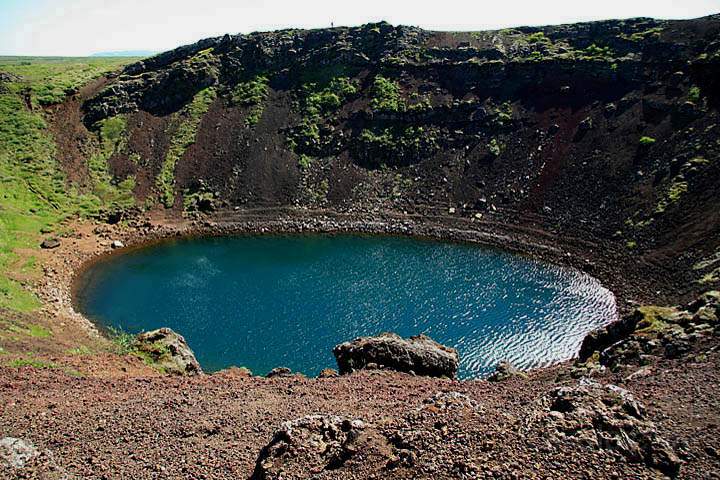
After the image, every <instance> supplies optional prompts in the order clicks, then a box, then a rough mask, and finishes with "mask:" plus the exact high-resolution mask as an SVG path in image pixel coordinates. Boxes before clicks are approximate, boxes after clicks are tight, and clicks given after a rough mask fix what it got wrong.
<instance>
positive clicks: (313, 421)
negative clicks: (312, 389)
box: [252, 415, 391, 480]
mask: <svg viewBox="0 0 720 480" xmlns="http://www.w3.org/2000/svg"><path fill="white" fill-rule="evenodd" d="M390 452H391V448H390V446H389V444H388V441H387V440H386V439H385V438H384V437H383V436H382V435H380V434H379V433H378V432H377V431H376V430H375V429H373V428H372V427H371V426H368V425H366V424H365V423H364V422H363V421H362V420H360V419H350V418H345V417H340V416H337V415H308V416H305V417H302V418H298V419H296V420H292V421H287V422H284V423H283V424H282V425H281V426H280V428H279V429H278V430H277V431H276V432H275V434H274V435H273V438H272V440H271V441H270V443H269V444H268V445H266V446H265V447H264V448H263V449H262V450H261V451H260V454H259V456H258V458H257V462H256V463H255V470H254V472H253V476H252V478H253V479H256V480H260V479H263V480H265V479H267V480H270V479H278V480H280V479H290V478H309V477H312V475H313V474H319V473H321V472H323V471H326V470H336V469H338V468H341V467H342V466H343V465H344V464H345V463H346V462H348V461H351V460H352V459H353V457H354V456H356V455H357V456H365V457H366V456H368V455H370V456H376V455H380V456H383V457H388V458H389V457H390Z"/></svg>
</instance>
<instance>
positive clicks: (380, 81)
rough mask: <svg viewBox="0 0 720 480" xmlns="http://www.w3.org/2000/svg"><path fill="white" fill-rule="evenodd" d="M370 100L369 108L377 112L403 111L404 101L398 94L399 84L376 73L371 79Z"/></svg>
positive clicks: (404, 107)
mask: <svg viewBox="0 0 720 480" xmlns="http://www.w3.org/2000/svg"><path fill="white" fill-rule="evenodd" d="M371 94H372V100H370V108H372V109H373V110H375V111H379V112H400V111H405V109H406V106H405V102H404V101H403V99H402V98H401V96H400V85H399V84H398V83H397V82H396V81H394V80H390V79H387V78H385V77H383V76H382V75H378V76H376V77H375V80H374V81H373V85H372V89H371Z"/></svg>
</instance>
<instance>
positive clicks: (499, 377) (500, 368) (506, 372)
mask: <svg viewBox="0 0 720 480" xmlns="http://www.w3.org/2000/svg"><path fill="white" fill-rule="evenodd" d="M512 377H523V378H524V377H526V375H525V374H524V373H523V372H521V371H520V370H518V369H517V368H515V367H513V366H512V364H511V363H510V362H508V361H502V362H500V363H498V364H497V366H496V367H495V371H494V372H493V373H492V374H491V375H490V376H489V377H488V381H489V382H502V381H505V380H507V379H509V378H512Z"/></svg>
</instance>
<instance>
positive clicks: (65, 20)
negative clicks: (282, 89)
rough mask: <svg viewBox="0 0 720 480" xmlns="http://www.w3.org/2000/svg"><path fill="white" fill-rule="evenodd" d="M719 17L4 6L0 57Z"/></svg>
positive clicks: (224, 2) (439, 5)
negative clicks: (250, 38)
mask: <svg viewBox="0 0 720 480" xmlns="http://www.w3.org/2000/svg"><path fill="white" fill-rule="evenodd" d="M713 13H720V0H675V1H670V0H596V1H588V0H492V1H487V0H435V1H433V2H429V1H427V0H353V1H350V2H348V1H342V0H274V1H269V0H268V1H266V0H112V1H111V0H0V55H59V56H83V55H90V54H92V53H96V52H107V51H118V50H153V51H163V50H169V49H171V48H175V47H177V46H179V45H184V44H188V43H193V42H195V41H197V40H199V39H201V38H206V37H211V36H218V35H223V34H225V33H231V34H235V33H250V32H253V31H265V30H275V29H279V28H322V27H328V26H330V24H331V23H334V24H335V26H339V25H360V24H363V23H367V22H376V21H380V20H385V21H388V22H390V23H392V24H394V25H398V24H402V25H417V26H419V27H423V28H427V29H434V30H487V29H497V28H507V27H514V26H520V25H549V24H558V23H570V22H578V21H587V20H603V19H608V18H631V17H638V16H643V17H655V18H671V19H680V18H694V17H700V16H704V15H709V14H713Z"/></svg>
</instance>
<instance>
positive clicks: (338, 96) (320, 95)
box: [288, 77, 358, 169]
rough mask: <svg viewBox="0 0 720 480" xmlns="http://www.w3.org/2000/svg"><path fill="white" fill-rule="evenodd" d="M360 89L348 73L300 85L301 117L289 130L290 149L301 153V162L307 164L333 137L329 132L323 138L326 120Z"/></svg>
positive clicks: (303, 166)
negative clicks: (319, 81)
mask: <svg viewBox="0 0 720 480" xmlns="http://www.w3.org/2000/svg"><path fill="white" fill-rule="evenodd" d="M357 93H358V86H357V83H356V82H355V81H353V80H351V79H350V78H348V77H335V78H331V79H330V80H326V81H325V83H324V84H319V83H308V84H305V85H303V86H302V88H300V93H299V99H298V102H297V108H298V109H299V110H300V114H301V116H302V120H301V121H300V123H299V124H298V125H297V126H295V127H293V128H292V129H291V130H290V132H289V134H288V144H289V146H290V149H291V150H293V151H294V152H295V153H297V154H298V155H300V160H299V165H300V167H301V168H304V169H306V168H308V167H309V166H310V163H311V162H312V158H313V157H314V156H318V155H320V154H321V153H322V152H323V149H324V148H325V147H328V145H330V143H331V142H332V141H333V139H332V137H331V136H330V135H328V136H325V137H323V138H321V134H320V132H321V130H322V127H323V124H324V123H325V122H326V121H327V120H329V119H331V118H333V117H334V116H335V115H336V114H337V112H338V110H340V108H341V107H342V106H343V105H344V104H345V103H346V102H347V101H348V100H349V99H350V98H351V97H352V96H354V95H356V94H357Z"/></svg>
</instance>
